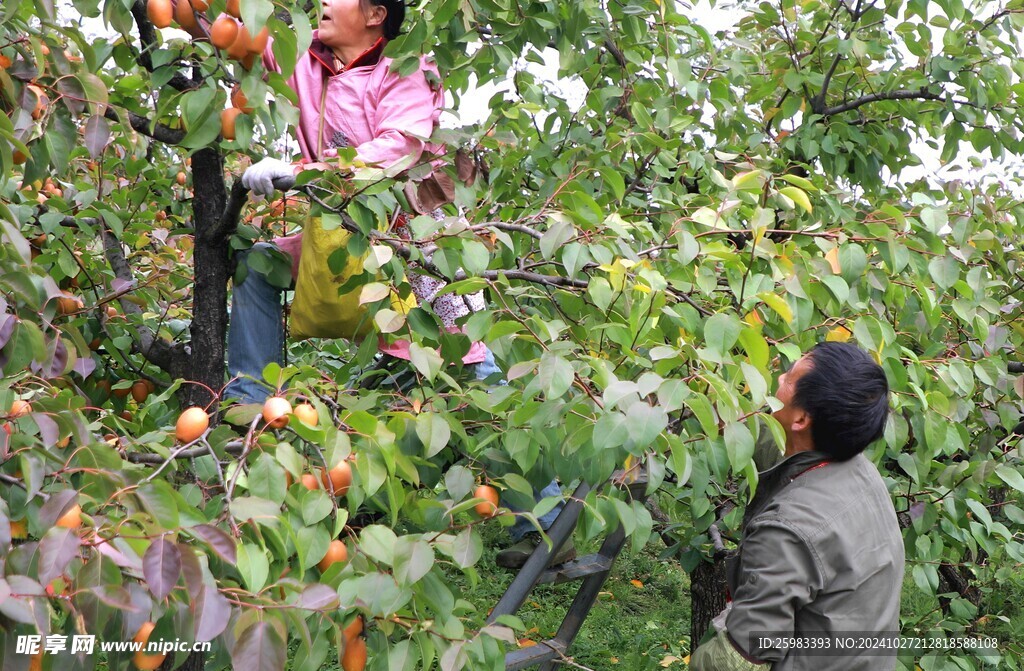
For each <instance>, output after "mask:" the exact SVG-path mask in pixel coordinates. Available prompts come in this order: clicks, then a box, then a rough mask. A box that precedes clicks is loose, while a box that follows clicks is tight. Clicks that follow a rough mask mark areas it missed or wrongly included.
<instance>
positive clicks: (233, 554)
mask: <svg viewBox="0 0 1024 671" xmlns="http://www.w3.org/2000/svg"><path fill="white" fill-rule="evenodd" d="M189 531H191V532H192V534H193V535H194V536H195V537H196V538H198V539H199V540H201V541H203V542H205V543H206V544H207V545H209V546H210V547H211V548H213V551H214V552H216V553H217V555H218V556H219V557H220V558H221V559H223V560H224V561H226V562H227V563H229V564H231V565H234V564H235V563H237V562H238V552H237V549H236V547H235V541H234V539H233V538H231V536H228V535H227V534H226V533H224V532H223V531H221V530H220V529H218V528H217V527H215V526H211V525H209V524H200V525H198V526H194V527H192V528H191V529H189Z"/></svg>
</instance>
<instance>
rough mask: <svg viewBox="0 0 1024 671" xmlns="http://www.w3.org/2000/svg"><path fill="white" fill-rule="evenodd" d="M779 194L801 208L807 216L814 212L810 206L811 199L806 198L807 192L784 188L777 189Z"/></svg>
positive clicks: (793, 187)
mask: <svg viewBox="0 0 1024 671" xmlns="http://www.w3.org/2000/svg"><path fill="white" fill-rule="evenodd" d="M779 193H781V194H782V195H783V196H785V197H787V198H789V199H790V200H792V201H793V202H794V203H796V204H797V205H799V206H800V207H802V208H803V209H804V210H805V211H806V212H807V213H808V214H811V213H812V212H813V211H814V208H813V207H812V206H811V199H810V198H808V197H807V192H806V191H804V190H803V189H801V188H798V187H795V186H784V187H782V188H781V189H779Z"/></svg>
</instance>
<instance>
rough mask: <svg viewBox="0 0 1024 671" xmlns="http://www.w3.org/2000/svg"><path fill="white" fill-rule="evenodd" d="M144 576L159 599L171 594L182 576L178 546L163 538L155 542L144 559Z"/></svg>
mask: <svg viewBox="0 0 1024 671" xmlns="http://www.w3.org/2000/svg"><path fill="white" fill-rule="evenodd" d="M142 575H144V576H145V577H146V583H147V584H148V586H149V591H150V592H152V593H153V596H155V597H156V598H157V599H163V598H165V597H166V596H167V595H168V594H170V593H171V590H172V589H174V586H175V585H176V584H177V582H178V576H179V575H181V553H180V552H179V551H178V546H177V545H175V544H174V543H172V542H170V541H169V540H167V539H166V538H164V537H162V536H161V537H160V538H157V539H156V540H155V541H153V542H152V543H151V544H150V546H149V548H148V549H147V550H146V554H145V555H143V557H142Z"/></svg>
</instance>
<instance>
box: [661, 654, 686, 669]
mask: <svg viewBox="0 0 1024 671" xmlns="http://www.w3.org/2000/svg"><path fill="white" fill-rule="evenodd" d="M681 661H683V660H681V659H679V658H678V657H676V656H675V655H665V656H664V657H662V658H661V661H660V662H658V666H660V667H661V668H663V669H667V668H668V667H670V666H672V665H673V664H675V663H676V662H681Z"/></svg>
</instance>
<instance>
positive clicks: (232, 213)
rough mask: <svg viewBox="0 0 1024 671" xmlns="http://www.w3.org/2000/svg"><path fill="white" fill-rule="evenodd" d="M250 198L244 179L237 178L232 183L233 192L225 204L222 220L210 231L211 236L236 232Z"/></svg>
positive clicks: (216, 236)
mask: <svg viewBox="0 0 1024 671" xmlns="http://www.w3.org/2000/svg"><path fill="white" fill-rule="evenodd" d="M247 200H249V189H247V188H245V187H244V186H242V180H240V179H236V180H235V182H234V183H233V184H232V185H231V193H230V194H229V195H228V202H227V204H226V205H225V206H224V213H223V214H221V216H220V221H219V222H218V223H217V225H216V226H215V227H214V228H212V229H211V230H210V231H209V235H210V237H213V238H219V237H227V236H229V235H232V234H234V232H235V230H236V229H237V228H238V219H239V217H241V215H242V208H243V207H245V203H246V201H247Z"/></svg>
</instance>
